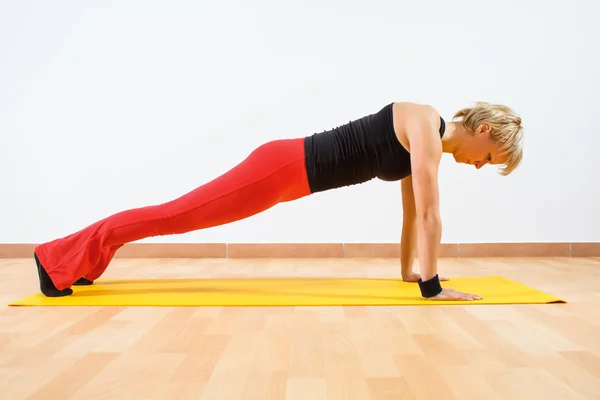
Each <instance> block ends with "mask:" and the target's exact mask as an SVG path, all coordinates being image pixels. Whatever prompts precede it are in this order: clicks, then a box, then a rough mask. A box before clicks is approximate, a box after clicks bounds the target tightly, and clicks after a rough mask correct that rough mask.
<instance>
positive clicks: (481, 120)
mask: <svg viewBox="0 0 600 400" xmlns="http://www.w3.org/2000/svg"><path fill="white" fill-rule="evenodd" d="M522 138H523V128H522V126H521V119H520V117H519V116H518V115H516V114H515V113H514V112H513V111H512V110H511V109H510V108H508V107H506V106H502V105H494V104H488V103H477V104H476V105H474V106H473V107H470V108H465V109H462V110H460V111H458V112H457V113H456V114H455V115H454V120H453V121H452V122H449V123H446V122H445V121H444V119H443V118H442V117H441V116H440V115H439V114H438V112H437V111H436V110H435V109H434V108H433V107H431V106H428V105H421V104H414V103H391V104H388V105H387V106H385V107H383V108H382V109H381V110H379V111H378V112H376V113H373V114H370V115H367V116H365V117H363V118H360V119H357V120H355V121H351V122H349V123H347V124H345V125H342V126H340V127H337V128H335V129H331V130H328V131H324V132H321V133H316V134H313V135H310V136H306V137H303V138H292V139H281V140H273V141H270V142H267V143H265V144H263V145H261V146H259V147H258V148H256V149H254V151H252V152H251V153H250V154H249V156H248V157H247V158H246V159H245V160H243V161H242V162H241V163H240V164H238V165H237V166H235V167H234V168H232V169H231V170H229V171H227V172H226V173H224V174H222V175H221V176H219V177H217V178H215V179H214V180H212V181H210V182H207V183H205V184H203V185H201V186H199V187H197V188H196V189H194V190H192V191H191V192H189V193H187V194H185V195H183V196H181V197H179V198H177V199H174V200H172V201H169V202H167V203H164V204H160V205H152V206H147V207H142V208H136V209H131V210H126V211H122V212H120V213H117V214H114V215H111V216H109V217H107V218H104V219H102V220H100V221H97V222H95V223H94V224H92V225H89V226H87V227H85V228H83V229H82V230H80V231H78V232H75V233H73V234H71V235H68V236H66V237H63V238H59V239H55V240H53V241H50V242H47V243H44V244H41V245H39V246H37V247H36V248H35V252H34V259H35V261H36V264H37V268H38V275H39V279H40V289H41V291H42V293H44V295H46V296H50V297H57V296H68V295H70V294H72V293H73V290H72V289H71V286H73V285H88V284H92V283H93V281H94V280H95V279H97V278H99V277H100V276H101V275H102V273H103V272H104V271H105V270H106V268H107V267H108V265H109V263H110V261H111V260H112V258H113V256H114V254H115V252H116V251H117V250H118V249H119V248H120V247H121V246H123V245H124V244H125V243H129V242H133V241H137V240H140V239H143V238H147V237H151V236H159V235H171V234H181V233H185V232H189V231H193V230H198V229H205V228H209V227H214V226H218V225H223V224H227V223H231V222H234V221H239V220H241V219H244V218H248V217H250V216H252V215H256V214H257V213H260V212H262V211H265V210H267V209H269V208H271V207H273V206H275V205H276V204H278V203H281V202H288V201H293V200H297V199H299V198H302V197H305V196H308V195H314V194H315V193H318V192H322V191H326V190H333V189H336V188H340V187H344V186H348V185H355V184H362V183H365V182H367V181H369V180H372V179H381V180H384V181H400V182H401V188H402V205H403V226H402V240H401V249H402V257H401V270H402V278H403V279H404V280H405V281H410V282H417V283H418V285H419V287H420V289H421V294H422V296H423V297H424V298H426V299H431V300H477V299H480V298H481V297H480V296H477V295H474V294H468V293H461V292H457V291H454V290H452V289H448V288H442V286H441V283H440V280H441V279H440V278H439V276H438V272H437V258H438V251H439V246H440V240H441V233H442V222H441V218H440V207H439V195H438V167H439V164H440V160H441V158H442V154H443V153H449V154H452V156H453V157H454V159H455V161H456V162H459V163H466V164H469V165H473V166H474V167H475V168H481V167H483V166H484V165H486V164H492V165H501V166H503V167H502V168H501V173H502V174H503V175H508V174H510V173H511V172H512V171H513V170H514V169H515V168H516V167H517V166H518V165H519V164H520V162H521V159H522V157H523V149H522ZM417 237H418V238H419V240H417ZM417 243H418V244H417ZM417 251H418V255H419V264H420V274H417V273H414V272H413V268H412V264H413V260H414V258H415V254H416V253H417ZM442 280H443V279H442Z"/></svg>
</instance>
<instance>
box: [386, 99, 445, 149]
mask: <svg viewBox="0 0 600 400" xmlns="http://www.w3.org/2000/svg"><path fill="white" fill-rule="evenodd" d="M392 115H393V124H394V131H395V133H396V136H397V137H398V140H400V142H401V143H402V145H404V146H405V147H407V149H409V148H410V141H411V136H413V135H422V134H423V133H424V132H432V133H433V132H437V131H439V129H440V124H441V119H440V114H439V112H438V111H437V109H436V108H435V107H433V106H432V105H430V104H420V103H414V102H394V103H393V106H392ZM409 151H410V150H409Z"/></svg>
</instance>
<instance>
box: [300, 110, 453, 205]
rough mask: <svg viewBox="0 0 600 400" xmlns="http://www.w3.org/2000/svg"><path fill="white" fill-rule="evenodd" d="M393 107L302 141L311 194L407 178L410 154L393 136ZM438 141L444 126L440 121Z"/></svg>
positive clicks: (409, 169) (409, 170)
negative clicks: (377, 180)
mask: <svg viewBox="0 0 600 400" xmlns="http://www.w3.org/2000/svg"><path fill="white" fill-rule="evenodd" d="M392 106H393V103H391V104H389V105H387V106H385V107H384V108H382V109H381V110H380V111H379V112H377V113H375V114H371V115H368V116H366V117H363V118H360V119H358V120H355V121H351V122H349V123H348V124H346V125H342V126H340V127H338V128H335V129H331V130H328V131H324V132H320V133H315V134H313V135H310V136H307V137H305V138H304V151H305V156H306V171H307V174H308V184H309V186H310V190H311V192H312V193H316V192H322V191H325V190H329V189H334V188H339V187H342V186H350V185H356V184H359V183H363V182H366V181H369V180H371V179H374V178H378V179H381V180H383V181H398V180H401V179H403V178H405V177H407V176H409V175H410V174H411V164H410V153H409V152H408V151H406V149H405V148H404V147H403V146H402V144H401V143H400V141H399V140H398V138H397V137H396V134H395V132H394V123H393V116H392ZM440 122H441V125H440V137H443V136H444V131H445V128H446V124H445V122H444V119H443V118H442V117H440Z"/></svg>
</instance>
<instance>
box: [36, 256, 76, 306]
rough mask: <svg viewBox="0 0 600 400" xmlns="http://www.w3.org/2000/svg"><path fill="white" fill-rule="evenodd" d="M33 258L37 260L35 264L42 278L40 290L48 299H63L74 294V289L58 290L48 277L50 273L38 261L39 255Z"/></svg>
mask: <svg viewBox="0 0 600 400" xmlns="http://www.w3.org/2000/svg"><path fill="white" fill-rule="evenodd" d="M33 257H34V258H35V263H36V264H37V270H38V275H39V277H40V290H41V291H42V293H43V294H44V296H46V297H62V296H69V295H71V294H73V289H70V288H68V289H64V290H58V289H57V288H56V286H54V283H52V280H51V279H50V276H48V273H47V272H46V270H45V269H44V267H43V266H42V264H41V263H40V260H39V259H38V257H37V254H35V252H34V253H33Z"/></svg>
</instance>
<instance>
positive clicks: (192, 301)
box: [10, 276, 564, 306]
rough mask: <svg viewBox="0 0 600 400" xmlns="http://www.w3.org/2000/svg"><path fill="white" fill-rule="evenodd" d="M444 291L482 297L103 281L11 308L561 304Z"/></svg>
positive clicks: (502, 289) (480, 285)
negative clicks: (460, 298)
mask: <svg viewBox="0 0 600 400" xmlns="http://www.w3.org/2000/svg"><path fill="white" fill-rule="evenodd" d="M443 286H445V287H449V288H453V289H455V290H458V291H463V292H468V293H474V294H478V295H481V296H483V297H484V299H483V300H476V301H431V300H425V299H422V298H421V296H420V292H419V287H418V285H417V284H416V283H408V282H402V281H401V280H399V279H381V278H233V279H209V278H206V279H204V278H202V279H105V280H100V281H97V282H94V285H92V286H75V287H73V291H74V293H73V294H72V295H71V296H67V297H58V298H48V297H45V296H43V295H42V294H41V293H36V294H33V295H31V296H28V297H25V298H23V299H21V300H18V301H15V302H13V303H11V304H10V305H11V306H341V305H348V306H351V305H356V306H369V305H372V306H375V305H379V306H381V305H390V306H394V305H395V306H402V305H440V304H450V305H458V304H543V303H564V301H563V300H561V299H559V298H557V297H554V296H552V295H550V294H547V293H544V292H541V291H539V290H537V289H534V288H531V287H529V286H526V285H523V284H521V283H518V282H515V281H513V280H510V279H507V278H504V277H500V276H493V277H481V278H480V277H477V278H453V279H451V280H450V281H448V282H443Z"/></svg>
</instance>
